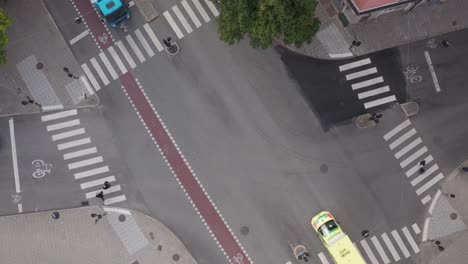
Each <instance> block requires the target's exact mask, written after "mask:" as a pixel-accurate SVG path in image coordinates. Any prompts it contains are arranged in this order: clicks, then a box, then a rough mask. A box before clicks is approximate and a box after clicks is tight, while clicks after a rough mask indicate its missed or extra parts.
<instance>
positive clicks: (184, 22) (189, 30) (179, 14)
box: [172, 6, 193, 34]
mask: <svg viewBox="0 0 468 264" xmlns="http://www.w3.org/2000/svg"><path fill="white" fill-rule="evenodd" d="M172 10H173V11H174V13H175V14H176V16H177V18H178V19H179V21H180V23H182V26H184V28H185V31H187V33H189V34H190V33H192V31H193V29H192V27H191V26H190V24H189V23H188V22H187V20H186V19H185V17H184V15H182V12H180V9H179V7H178V6H173V7H172Z"/></svg>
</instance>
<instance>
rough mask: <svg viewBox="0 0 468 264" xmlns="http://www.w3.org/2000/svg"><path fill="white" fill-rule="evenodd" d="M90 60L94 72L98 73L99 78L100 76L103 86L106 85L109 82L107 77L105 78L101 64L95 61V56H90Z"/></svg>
mask: <svg viewBox="0 0 468 264" xmlns="http://www.w3.org/2000/svg"><path fill="white" fill-rule="evenodd" d="M90 62H91V65H93V67H94V69H95V70H96V72H97V73H98V75H99V78H101V81H102V83H103V84H104V86H106V85H108V84H109V79H107V76H106V74H105V73H104V71H103V70H102V68H101V65H99V63H98V62H97V60H96V59H95V58H92V59H91V60H90Z"/></svg>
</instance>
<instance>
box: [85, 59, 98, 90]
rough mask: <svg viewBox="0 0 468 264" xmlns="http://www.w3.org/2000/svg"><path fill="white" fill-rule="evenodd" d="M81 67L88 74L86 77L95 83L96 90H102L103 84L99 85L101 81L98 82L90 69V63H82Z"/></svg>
mask: <svg viewBox="0 0 468 264" xmlns="http://www.w3.org/2000/svg"><path fill="white" fill-rule="evenodd" d="M81 69H83V71H84V73H85V74H86V77H88V79H89V81H90V82H91V84H92V85H93V87H94V90H96V91H99V90H101V86H99V83H98V82H97V80H96V78H95V77H94V75H93V73H92V72H91V70H90V69H89V67H88V65H86V63H83V64H81Z"/></svg>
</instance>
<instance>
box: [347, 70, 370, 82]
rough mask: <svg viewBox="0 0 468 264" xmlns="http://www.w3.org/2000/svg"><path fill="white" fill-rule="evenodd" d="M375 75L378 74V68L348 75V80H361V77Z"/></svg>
mask: <svg viewBox="0 0 468 264" xmlns="http://www.w3.org/2000/svg"><path fill="white" fill-rule="evenodd" d="M374 73H377V68H376V67H372V68H369V69H365V70H362V71H358V72H353V73H350V74H346V80H347V81H350V80H354V79H357V78H361V77H364V76H367V75H371V74H374Z"/></svg>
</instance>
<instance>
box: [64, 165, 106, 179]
mask: <svg viewBox="0 0 468 264" xmlns="http://www.w3.org/2000/svg"><path fill="white" fill-rule="evenodd" d="M108 171H109V166H103V167H99V168H95V169H92V170H87V171H83V172H78V173H75V174H73V175H74V176H75V180H78V179H81V178H86V177H90V176H94V175H97V174H101V173H106V172H108Z"/></svg>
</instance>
